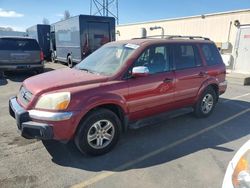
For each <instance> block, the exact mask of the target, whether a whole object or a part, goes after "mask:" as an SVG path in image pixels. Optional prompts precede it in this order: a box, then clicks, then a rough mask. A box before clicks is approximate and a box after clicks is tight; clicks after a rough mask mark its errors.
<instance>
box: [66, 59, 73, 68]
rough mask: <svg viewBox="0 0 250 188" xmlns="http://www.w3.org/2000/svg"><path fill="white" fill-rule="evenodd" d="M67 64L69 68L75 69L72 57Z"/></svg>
mask: <svg viewBox="0 0 250 188" xmlns="http://www.w3.org/2000/svg"><path fill="white" fill-rule="evenodd" d="M67 64H68V67H69V68H72V67H73V62H72V59H71V56H69V57H68V60H67Z"/></svg>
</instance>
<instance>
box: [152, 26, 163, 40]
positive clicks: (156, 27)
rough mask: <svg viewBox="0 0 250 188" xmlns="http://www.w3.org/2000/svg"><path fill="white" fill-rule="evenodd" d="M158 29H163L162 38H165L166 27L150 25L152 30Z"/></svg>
mask: <svg viewBox="0 0 250 188" xmlns="http://www.w3.org/2000/svg"><path fill="white" fill-rule="evenodd" d="M156 29H161V38H163V37H164V28H163V27H161V26H154V27H150V30H151V31H153V30H156Z"/></svg>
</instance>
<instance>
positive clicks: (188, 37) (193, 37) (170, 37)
mask: <svg viewBox="0 0 250 188" xmlns="http://www.w3.org/2000/svg"><path fill="white" fill-rule="evenodd" d="M175 38H181V39H190V40H193V39H203V40H210V39H209V38H207V37H201V36H181V35H172V36H168V37H166V39H175Z"/></svg>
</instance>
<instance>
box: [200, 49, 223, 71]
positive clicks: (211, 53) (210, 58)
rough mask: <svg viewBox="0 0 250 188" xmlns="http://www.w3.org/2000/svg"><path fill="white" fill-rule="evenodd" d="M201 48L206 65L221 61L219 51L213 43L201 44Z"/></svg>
mask: <svg viewBox="0 0 250 188" xmlns="http://www.w3.org/2000/svg"><path fill="white" fill-rule="evenodd" d="M201 49H202V52H203V54H204V57H205V60H206V63H207V65H208V66H211V65H216V64H220V63H221V58H220V54H219V51H218V50H217V48H216V47H215V46H214V45H213V44H202V45H201Z"/></svg>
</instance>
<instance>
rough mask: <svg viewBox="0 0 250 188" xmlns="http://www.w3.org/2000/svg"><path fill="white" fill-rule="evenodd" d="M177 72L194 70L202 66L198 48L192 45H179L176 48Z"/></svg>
mask: <svg viewBox="0 0 250 188" xmlns="http://www.w3.org/2000/svg"><path fill="white" fill-rule="evenodd" d="M174 61H175V68H176V70H181V69H187V68H193V67H197V66H200V65H201V59H200V56H199V53H198V50H197V47H196V46H194V45H192V44H178V45H175V48H174Z"/></svg>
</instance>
